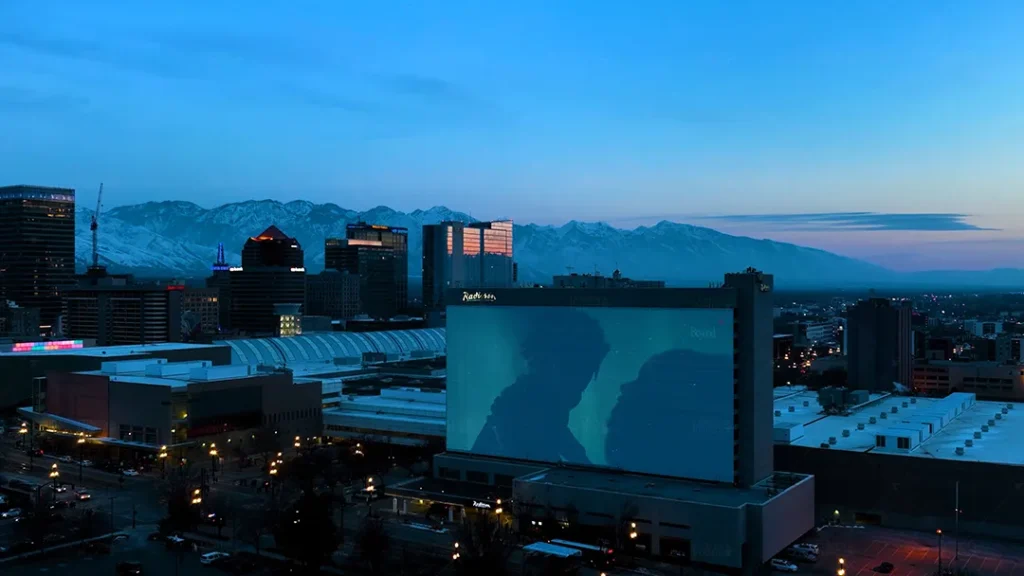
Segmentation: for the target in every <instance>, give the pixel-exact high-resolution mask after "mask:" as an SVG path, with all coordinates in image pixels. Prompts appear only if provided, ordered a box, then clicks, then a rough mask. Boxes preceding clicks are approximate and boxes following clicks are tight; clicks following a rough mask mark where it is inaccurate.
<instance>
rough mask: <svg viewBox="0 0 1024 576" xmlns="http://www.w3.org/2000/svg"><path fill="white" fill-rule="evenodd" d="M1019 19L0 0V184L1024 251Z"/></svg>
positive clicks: (981, 251)
mask: <svg viewBox="0 0 1024 576" xmlns="http://www.w3.org/2000/svg"><path fill="white" fill-rule="evenodd" d="M143 4H145V5H146V6H145V7H143V6H142V5H143ZM160 5H162V6H163V7H164V8H162V9H156V8H154V6H160ZM214 5H215V6H214ZM1022 29H1024V3H1021V2H1018V1H1009V0H1008V1H996V0H991V1H986V2H954V1H942V0H921V1H915V0H901V1H900V2H882V1H871V0H866V1H863V2H821V1H820V0H813V1H812V0H808V1H797V0H789V1H780V2H766V1H763V0H762V1H751V2H743V1H730V2H721V1H717V0H708V1H700V0H694V1H688V2H680V1H678V0H668V1H653V0H652V1H645V2H610V1H601V0H578V1H557V0H547V1H534V0H516V1H514V2H502V3H500V4H499V3H496V2H480V1H478V0H477V1H474V0H464V1H463V0H445V1H443V2H437V1H432V2H412V1H411V2H388V1H385V0H377V1H374V2H351V1H347V0H333V1H331V0H324V1H320V0H303V1H302V2H284V1H278V0H262V1H259V2H246V3H237V2H216V1H208V0H206V1H203V0H178V1H175V2H171V1H166V2H136V1H133V0H123V1H119V2H115V1H110V0H89V1H87V2H86V1H82V0H75V1H64V2H60V1H49V2H48V1H45V0H5V1H3V2H0V127H2V128H0V134H2V137H0V183H23V182H24V183H39V184H47V185H66V186H73V187H75V188H77V189H79V191H80V195H79V197H80V199H81V201H82V202H83V203H86V205H89V204H90V203H91V201H94V198H95V188H96V186H97V184H98V183H99V182H100V181H103V182H105V183H106V185H107V192H106V194H107V198H108V201H107V202H106V203H105V204H106V205H108V206H113V205H117V204H125V203H134V202H141V201H145V200H149V199H154V200H163V199H183V200H191V201H194V202H197V203H199V204H201V205H204V206H213V205H216V204H220V203H225V202H232V201H238V200H244V199H250V198H275V199H279V200H282V201H287V200H292V199H296V198H303V199H308V200H312V201H317V202H328V201H329V202H335V203H337V204H340V205H342V206H345V207H350V208H356V209H365V208H369V207H372V206H374V205H378V204H387V205H389V206H391V207H393V208H397V209H402V210H411V209H414V208H426V207H429V206H433V205H437V204H444V205H447V206H449V207H451V208H454V209H459V210H463V211H466V212H471V213H472V214H473V215H474V216H477V217H480V218H493V217H512V218H514V219H516V220H517V221H521V222H537V223H554V224H560V223H563V222H565V221H567V220H570V219H579V220H605V221H607V222H609V223H611V224H613V225H616V226H635V225H639V224H649V223H652V222H655V221H657V220H660V219H671V220H676V221H682V222H690V223H694V224H700V225H705V226H711V227H713V228H717V229H719V230H722V231H725V232H730V233H736V234H743V235H750V236H755V237H770V238H773V239H778V240H786V241H792V242H796V243H800V244H805V245H809V246H815V247H821V248H825V249H829V250H832V251H836V252H839V253H842V254H846V255H850V256H856V257H862V258H865V259H868V260H871V261H873V262H877V263H880V264H883V265H886V266H890V267H892V268H896V269H903V270H914V269H934V268H990V267H998V266H1015V267H1024V224H1021V223H1020V222H1021V215H1022V212H1024V96H1022V95H1024V74H1021V70H1022V66H1024V65H1022V62H1024V34H1022V33H1021V30H1022Z"/></svg>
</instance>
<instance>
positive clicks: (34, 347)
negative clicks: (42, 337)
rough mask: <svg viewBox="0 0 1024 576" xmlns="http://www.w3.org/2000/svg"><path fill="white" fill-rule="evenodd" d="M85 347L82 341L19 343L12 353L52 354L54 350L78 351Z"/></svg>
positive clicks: (12, 349)
mask: <svg viewBox="0 0 1024 576" xmlns="http://www.w3.org/2000/svg"><path fill="white" fill-rule="evenodd" d="M84 347H85V345H84V344H83V343H82V341H81V340H55V341H53V342H18V343H17V344H15V345H14V347H13V348H11V352H50V351H53V350H78V349H80V348H84Z"/></svg>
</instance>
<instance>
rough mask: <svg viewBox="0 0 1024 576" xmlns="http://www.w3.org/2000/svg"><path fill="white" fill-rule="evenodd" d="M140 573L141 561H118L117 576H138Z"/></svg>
mask: <svg viewBox="0 0 1024 576" xmlns="http://www.w3.org/2000/svg"><path fill="white" fill-rule="evenodd" d="M141 574H142V562H118V563H117V576H140V575H141Z"/></svg>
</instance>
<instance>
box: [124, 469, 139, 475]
mask: <svg viewBox="0 0 1024 576" xmlns="http://www.w3.org/2000/svg"><path fill="white" fill-rule="evenodd" d="M121 474H122V475H123V476H138V475H139V473H138V472H136V471H135V469H134V468H125V469H124V470H121Z"/></svg>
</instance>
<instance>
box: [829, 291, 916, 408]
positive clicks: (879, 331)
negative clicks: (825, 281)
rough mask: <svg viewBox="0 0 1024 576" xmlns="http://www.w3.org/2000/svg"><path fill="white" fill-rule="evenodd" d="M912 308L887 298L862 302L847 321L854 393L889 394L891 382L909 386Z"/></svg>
mask: <svg viewBox="0 0 1024 576" xmlns="http://www.w3.org/2000/svg"><path fill="white" fill-rule="evenodd" d="M911 313H912V304H911V303H910V302H909V301H902V302H897V303H893V302H890V301H889V300H888V299H886V298H870V299H868V300H862V301H860V302H858V303H857V304H856V305H855V306H853V307H851V308H850V310H849V313H848V319H847V336H846V337H847V342H848V343H849V347H850V348H849V353H848V363H849V369H848V373H849V379H848V381H849V386H850V388H852V389H856V390H873V391H889V390H892V385H893V382H899V383H900V384H903V385H904V386H910V383H911V381H912V379H913V370H914V358H913V352H914V349H913V339H912V335H911V329H910V323H911Z"/></svg>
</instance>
